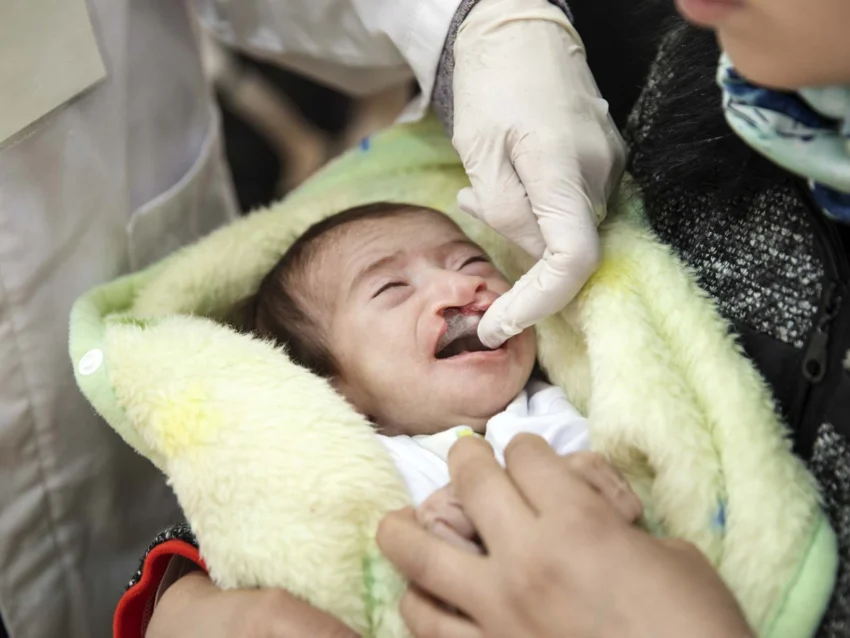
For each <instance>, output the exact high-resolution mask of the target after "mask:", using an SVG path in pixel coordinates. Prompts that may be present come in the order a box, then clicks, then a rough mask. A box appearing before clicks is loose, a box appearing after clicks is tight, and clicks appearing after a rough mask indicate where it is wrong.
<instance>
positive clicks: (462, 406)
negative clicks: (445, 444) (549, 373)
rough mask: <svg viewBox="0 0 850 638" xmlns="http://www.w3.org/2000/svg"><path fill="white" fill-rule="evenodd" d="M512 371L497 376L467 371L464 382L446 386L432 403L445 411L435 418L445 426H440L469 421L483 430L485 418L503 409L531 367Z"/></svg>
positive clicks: (475, 427)
mask: <svg viewBox="0 0 850 638" xmlns="http://www.w3.org/2000/svg"><path fill="white" fill-rule="evenodd" d="M514 372H515V374H512V375H507V376H506V377H502V378H500V379H493V378H488V377H481V378H478V379H476V378H475V376H474V375H470V377H471V378H468V379H467V380H466V383H465V384H464V385H463V386H460V387H453V388H450V389H447V390H446V393H445V395H444V396H443V397H442V400H439V401H436V402H435V405H439V406H443V407H444V408H445V411H446V413H445V415H444V416H443V415H441V418H438V419H435V421H439V422H441V424H442V425H444V426H445V427H443V428H442V429H448V428H451V427H454V426H456V425H468V426H470V427H472V428H473V429H474V430H476V431H477V432H483V431H484V429H485V426H486V424H487V421H488V420H490V419H491V418H492V417H494V416H496V415H497V414H499V413H500V412H503V411H504V410H505V408H506V407H507V406H508V404H509V403H510V402H511V401H513V400H514V399H515V398H516V397H517V395H518V394H519V393H520V392H521V391H522V389H523V388H524V387H525V385H526V383H528V378H529V376H530V374H531V371H530V370H529V371H528V373H526V372H525V371H520V370H516V371H514Z"/></svg>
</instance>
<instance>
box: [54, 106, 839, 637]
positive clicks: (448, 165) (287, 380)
mask: <svg viewBox="0 0 850 638" xmlns="http://www.w3.org/2000/svg"><path fill="white" fill-rule="evenodd" d="M465 185H466V178H465V175H464V172H463V170H462V167H461V166H460V163H459V160H458V158H457V156H456V155H455V153H454V151H453V149H452V147H451V145H450V143H449V140H448V139H447V137H446V136H445V134H444V132H443V131H442V129H441V128H440V126H439V124H438V123H437V122H436V120H432V119H429V120H426V121H424V122H421V123H418V124H414V125H407V126H402V127H396V128H394V129H391V130H390V131H387V132H385V133H383V134H381V135H379V136H376V137H375V138H373V139H371V140H368V141H367V142H366V143H364V144H363V145H361V147H360V148H359V149H356V150H353V151H351V152H350V153H348V154H347V155H345V156H343V157H341V158H339V159H338V160H336V161H335V162H333V163H332V164H331V165H329V166H328V167H326V168H325V169H324V170H323V171H322V172H321V173H320V174H319V175H317V176H316V177H315V178H313V179H312V180H310V181H309V182H308V183H307V184H306V185H305V186H303V187H302V188H301V189H299V190H298V191H297V192H295V193H293V195H292V196H290V197H289V198H287V199H286V200H285V201H283V202H281V203H280V204H278V205H275V206H273V207H272V208H270V209H268V210H265V211H260V212H257V213H254V214H252V215H250V216H248V217H247V218H245V219H243V220H241V221H239V222H237V223H235V224H233V225H231V226H229V227H227V228H224V229H222V230H220V231H218V232H217V233H214V234H213V235H211V236H209V237H208V238H206V239H205V240H203V241H201V242H200V243H198V244H196V245H194V246H191V247H188V248H186V249H183V250H182V251H180V252H178V253H176V254H175V255H173V256H172V257H170V258H169V259H167V260H165V261H164V262H162V263H160V264H158V265H156V266H154V267H152V268H151V269H149V270H148V271H145V272H143V273H140V274H139V275H136V276H134V277H130V278H125V279H122V280H118V281H116V282H113V283H111V284H108V285H106V286H103V287H101V288H98V289H95V290H94V291H92V292H90V293H89V294H87V295H86V296H84V297H83V298H81V299H80V300H79V302H78V303H77V305H76V307H75V309H74V313H73V316H72V325H71V346H70V349H71V356H72V358H73V360H74V363H75V367H76V371H77V381H78V383H79V385H80V387H81V389H82V391H83V392H84V393H85V395H86V396H87V397H88V398H89V400H90V401H91V402H92V405H93V406H94V407H95V408H96V409H97V410H98V411H99V412H100V413H101V414H102V415H103V416H104V417H105V418H106V420H107V421H108V422H109V424H110V425H111V426H112V427H113V428H114V429H115V430H116V431H117V432H118V433H119V434H120V435H121V436H123V437H124V439H125V440H126V441H127V442H128V443H129V444H130V445H132V446H133V447H134V448H135V449H136V450H138V451H139V452H140V453H141V454H143V455H144V456H146V457H147V458H149V459H150V460H151V461H152V462H153V463H155V464H156V465H157V466H158V467H159V468H160V469H161V470H162V471H163V472H164V473H165V474H166V475H167V476H168V477H169V480H170V483H171V485H172V487H173V488H174V490H175V492H176V494H177V496H178V498H179V499H180V503H181V505H182V507H183V509H184V511H185V513H186V516H187V518H188V520H189V522H190V524H191V526H192V529H193V530H194V531H195V533H196V536H197V539H198V542H199V546H200V549H201V554H202V556H203V559H204V561H205V562H206V564H207V565H208V567H209V569H210V574H211V576H212V577H213V579H214V580H215V581H216V582H217V583H219V584H220V585H221V586H223V587H252V586H278V587H285V588H287V589H288V590H290V591H291V592H293V593H295V594H296V595H299V596H302V597H304V598H305V599H306V600H308V601H310V602H311V603H312V604H314V605H316V606H317V607H319V608H321V609H325V610H327V611H329V612H331V613H333V614H335V615H336V616H338V617H339V618H341V619H342V620H343V621H345V622H346V623H347V624H348V625H350V626H351V627H352V628H353V629H354V630H356V631H357V632H359V633H361V634H362V635H363V636H376V637H384V636H387V637H390V636H392V637H396V636H403V635H405V630H404V628H403V623H402V621H401V619H400V616H399V614H398V609H397V603H398V600H399V597H400V595H401V594H402V592H403V588H404V582H403V580H402V579H401V578H400V577H399V575H398V574H397V573H395V571H394V570H393V569H392V568H391V567H390V566H389V565H388V564H387V563H386V562H385V561H384V560H383V559H382V558H381V556H380V555H379V553H378V551H377V548H376V545H375V542H374V534H375V530H376V526H377V524H378V522H379V521H380V519H381V517H382V516H383V515H384V514H385V513H386V512H388V511H390V510H393V509H395V508H398V507H400V506H403V505H404V504H406V503H407V502H408V497H407V494H406V493H405V490H404V488H403V484H402V481H401V479H400V477H399V476H398V475H397V473H396V471H395V469H394V467H393V464H392V462H391V460H390V459H389V457H388V454H387V453H386V451H385V450H384V449H383V448H382V446H381V445H380V443H379V442H378V440H377V439H376V437H375V436H374V435H373V433H372V431H371V429H370V427H369V424H368V423H367V422H366V421H365V420H364V419H363V418H362V417H361V416H360V415H358V414H356V413H354V412H353V411H352V410H351V409H350V408H349V406H348V404H347V403H346V402H345V401H343V399H342V398H341V397H339V396H338V395H337V394H336V393H335V392H334V391H333V390H332V388H331V387H330V385H329V384H328V383H327V382H325V381H323V380H321V379H318V378H316V377H314V376H312V375H311V374H309V373H308V372H307V371H305V370H303V369H300V368H298V367H297V366H295V365H294V364H292V363H291V362H290V361H289V360H288V359H287V357H286V355H285V353H284V352H282V351H280V350H277V349H275V348H274V347H272V346H271V345H270V344H268V343H264V342H262V341H259V340H256V339H252V338H251V337H249V336H246V335H241V334H238V333H236V332H235V331H233V330H231V329H230V328H229V327H227V326H226V325H223V324H221V323H219V322H218V321H217V320H220V319H221V318H222V317H223V316H224V315H225V314H226V312H227V310H228V309H229V308H230V307H231V306H232V305H233V304H234V303H236V302H238V301H239V300H241V299H242V298H244V297H245V296H247V295H248V294H250V293H252V292H253V290H254V289H255V288H256V286H257V285H258V283H259V281H260V279H261V278H262V276H263V275H264V274H265V273H266V272H267V271H268V270H269V269H270V268H271V267H272V266H273V265H274V263H275V262H276V261H277V259H278V258H279V257H280V255H281V254H282V253H283V252H284V251H285V250H286V249H287V247H288V246H289V244H290V243H291V242H292V241H293V240H294V239H295V237H297V236H298V235H299V234H300V233H302V232H304V230H306V228H308V227H309V226H310V225H311V224H313V223H315V222H316V221H318V220H319V219H321V218H323V217H325V216H327V215H331V214H333V213H335V212H337V211H339V210H342V209H344V208H347V207H349V206H353V205H357V204H361V203H365V202H370V201H378V200H389V201H404V202H409V203H415V204H421V205H426V206H431V207H434V208H437V209H439V210H443V211H445V212H446V213H447V214H448V215H450V216H451V217H452V218H453V219H455V220H456V221H457V222H458V223H459V224H460V225H461V226H462V228H464V230H465V231H466V232H467V233H468V234H469V236H470V237H471V238H472V239H474V240H476V241H478V242H480V243H481V245H482V246H483V247H484V248H485V249H486V250H487V251H488V252H489V254H490V255H491V256H492V257H493V258H494V260H495V262H496V263H497V264H498V265H499V266H500V267H501V268H502V270H503V271H504V272H505V273H506V274H507V275H508V276H509V277H511V278H516V277H519V276H520V275H521V274H522V273H523V272H524V270H525V268H527V267H528V266H529V259H528V257H527V256H526V255H524V254H522V253H520V252H519V251H518V250H516V249H514V248H512V247H511V246H510V245H508V244H507V243H506V242H505V241H504V240H503V239H501V238H500V237H498V236H497V235H496V234H495V233H493V232H492V231H490V230H489V229H486V228H485V227H483V226H482V225H480V224H479V223H478V222H476V221H474V220H472V219H470V218H467V217H465V216H463V215H462V214H461V213H460V212H459V211H458V210H457V209H456V206H455V194H456V192H457V190H458V189H459V188H461V187H462V186H465ZM611 208H612V210H611V211H610V213H609V219H608V221H606V222H605V225H604V226H603V228H602V229H601V233H602V239H603V250H604V259H603V264H602V267H601V268H600V270H599V271H598V272H597V273H596V275H594V277H593V278H592V279H591V281H590V282H589V283H588V285H587V286H586V287H585V289H584V291H583V292H582V294H581V295H580V297H579V299H578V300H577V301H576V302H575V303H573V304H572V305H571V306H569V307H568V308H566V309H565V310H564V311H562V312H561V313H559V314H558V315H556V316H554V317H551V318H549V319H547V320H546V321H544V322H542V323H541V324H540V325H539V327H538V330H537V335H538V343H539V358H540V363H541V365H542V366H543V368H544V369H545V370H546V372H547V373H548V375H549V377H550V380H551V381H552V382H553V383H555V384H557V385H559V386H561V387H562V388H563V389H564V390H565V391H566V393H567V395H568V396H569V397H570V400H571V401H572V402H573V403H574V404H575V405H576V406H577V407H578V409H579V410H580V411H582V412H583V413H585V414H586V415H587V417H588V418H589V420H590V427H591V439H592V445H593V447H594V448H595V449H597V450H599V451H601V452H602V453H603V454H605V455H607V456H608V457H609V458H610V459H612V460H613V461H614V462H615V463H616V464H617V465H618V466H619V467H620V468H621V469H622V470H623V471H624V472H625V473H626V475H627V476H628V477H629V478H630V479H631V481H632V482H633V484H634V485H635V487H636V489H637V490H638V491H639V492H640V494H641V495H642V497H643V498H644V502H645V504H646V507H647V517H646V525H647V526H648V528H649V529H651V530H652V531H653V532H654V533H657V534H660V535H668V536H674V537H679V538H684V539H687V540H689V541H692V542H694V543H695V544H696V545H697V546H698V547H699V548H700V549H701V550H702V551H703V552H704V553H705V554H706V555H707V556H708V558H709V559H710V560H711V561H712V563H713V564H714V565H715V566H716V567H717V569H718V570H719V572H720V573H721V574H722V576H723V577H724V578H725V580H726V582H727V583H728V584H729V585H730V587H731V588H732V590H733V591H734V592H735V594H736V596H737V597H738V599H739V601H740V602H741V604H742V607H743V609H744V610H745V612H746V614H747V616H748V618H749V619H750V621H751V623H752V624H753V625H754V627H755V628H756V629H757V630H758V632H759V633H760V635H766V636H777V637H779V636H799V635H808V634H811V633H812V632H813V631H814V629H815V627H816V626H817V623H818V621H819V619H820V616H821V614H822V612H823V609H824V607H825V605H826V603H827V601H828V599H829V594H830V591H831V588H832V584H833V579H834V574H835V563H836V550H835V539H834V535H833V534H832V531H831V529H830V528H829V525H828V524H827V523H826V522H825V519H824V517H823V515H822V513H821V511H820V507H819V502H818V492H817V488H816V486H815V483H814V481H813V479H812V478H811V476H810V475H809V474H808V473H807V471H806V470H805V468H804V467H803V465H802V464H801V463H800V462H799V461H798V460H797V458H796V457H795V456H794V455H793V454H792V453H791V450H790V444H789V442H788V438H787V432H786V430H785V428H784V426H783V425H782V424H781V421H780V419H779V418H778V417H777V413H776V410H775V408H774V405H773V402H772V400H771V395H770V392H769V390H768V389H767V387H766V385H765V383H764V382H763V380H762V379H761V377H760V376H759V374H758V373H757V372H756V371H755V369H754V368H753V367H752V365H751V364H750V363H749V362H748V361H747V360H746V359H745V358H744V357H743V356H741V354H740V352H739V349H738V346H737V344H736V342H735V340H734V338H733V337H732V336H731V335H730V334H729V331H728V329H727V325H726V323H725V322H724V320H723V319H721V317H720V315H719V314H718V312H717V310H716V309H715V307H714V305H713V303H712V302H711V300H710V299H709V298H708V297H707V295H705V294H704V293H703V292H702V291H701V290H700V288H699V287H698V286H697V284H696V283H695V280H694V278H693V277H692V276H691V274H690V272H689V271H688V270H687V269H686V268H685V267H684V266H683V265H682V263H681V262H680V261H679V260H678V259H677V258H676V257H675V256H674V255H673V253H672V252H671V250H670V249H669V248H667V247H666V246H664V245H663V244H661V243H660V242H659V241H658V240H657V239H656V238H655V236H654V235H653V234H652V233H651V232H650V231H649V230H648V228H647V226H646V224H645V222H644V220H643V218H642V211H641V203H640V201H639V200H638V199H637V198H635V197H633V196H632V195H631V194H630V189H629V186H628V184H625V185H624V186H623V188H622V189H621V192H620V193H619V194H618V195H617V196H615V198H614V200H613V201H612V203H611ZM95 351H99V352H100V353H101V355H102V361H101V356H100V355H98V354H97V353H96V352H95ZM93 352H94V354H92V353H93ZM568 506H569V505H568V504H565V507H568Z"/></svg>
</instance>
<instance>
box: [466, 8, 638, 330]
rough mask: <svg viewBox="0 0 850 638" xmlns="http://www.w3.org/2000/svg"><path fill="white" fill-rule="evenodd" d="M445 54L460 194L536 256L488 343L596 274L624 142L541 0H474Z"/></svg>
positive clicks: (490, 319)
mask: <svg viewBox="0 0 850 638" xmlns="http://www.w3.org/2000/svg"><path fill="white" fill-rule="evenodd" d="M454 53H455V71H454V86H453V88H454V137H453V139H452V143H453V144H454V146H455V148H456V149H457V151H458V153H459V154H460V157H461V159H462V161H463V165H464V168H465V169H466V172H467V174H468V175H469V179H470V181H471V183H472V188H465V189H463V190H462V191H461V192H460V193H459V194H458V204H459V206H460V208H461V209H462V210H464V211H465V212H467V213H469V214H471V215H473V216H474V217H477V218H478V219H480V220H481V221H483V222H485V223H486V224H488V225H489V226H491V227H492V228H494V229H495V230H496V231H498V232H499V233H501V234H502V235H504V236H505V237H507V238H508V239H510V240H512V241H513V242H514V243H516V244H517V245H519V246H520V247H521V248H523V249H524V250H525V251H526V252H528V253H529V254H531V256H533V257H535V258H536V259H538V260H539V261H538V262H537V264H535V265H534V267H532V269H531V270H530V271H529V272H528V273H527V274H526V275H525V276H524V277H522V278H521V279H520V280H519V281H518V282H517V283H516V285H515V286H514V287H513V289H511V291H510V292H508V293H507V294H505V295H503V296H502V297H500V298H499V299H498V300H497V301H496V303H494V304H493V306H492V307H491V308H490V309H489V310H488V311H487V313H486V314H485V315H484V317H483V319H482V321H481V323H480V325H479V327H478V334H479V337H480V338H481V340H482V342H483V343H484V344H486V345H487V346H489V347H496V346H498V345H501V344H502V343H503V342H504V341H505V340H506V339H508V338H510V337H511V336H513V335H515V334H518V333H519V332H521V331H522V330H524V329H525V328H527V327H529V326H531V325H533V324H535V323H536V322H537V321H539V320H540V319H543V318H544V317H547V316H548V315H550V314H552V313H554V312H557V311H558V310H560V309H561V308H563V307H564V306H565V305H567V303H569V302H570V300H572V298H573V297H575V295H576V294H577V293H578V292H579V290H580V289H581V287H582V286H583V285H584V283H585V282H586V281H587V279H588V278H589V277H590V275H591V274H593V271H594V270H595V269H596V267H597V265H598V264H599V259H600V246H599V237H598V234H597V225H598V224H599V223H600V222H601V221H602V220H603V219H604V218H605V212H606V202H607V200H608V197H609V195H610V194H611V191H612V189H613V188H614V186H615V185H616V184H617V182H618V181H619V178H620V176H621V174H622V171H623V167H624V165H625V156H626V153H625V146H624V144H623V140H622V138H621V137H620V135H619V133H618V132H617V129H616V127H615V126H614V122H613V121H612V120H611V118H610V116H609V115H608V103H607V102H605V100H603V99H602V98H601V97H600V96H599V90H598V89H597V87H596V82H595V81H594V79H593V76H592V75H591V73H590V69H589V68H588V67H587V62H586V59H585V53H584V47H583V45H582V43H581V39H580V38H579V36H578V34H577V33H576V31H575V29H573V27H572V25H571V24H570V23H569V21H568V20H567V18H566V16H565V15H564V13H563V12H562V11H561V10H560V9H558V8H557V7H555V6H553V5H551V4H549V3H548V2H547V1H546V0H481V1H480V2H479V3H478V4H477V5H476V6H475V8H473V10H472V11H471V12H470V14H469V16H467V18H466V20H465V21H464V22H463V24H462V25H461V27H460V29H459V31H458V35H457V40H456V41H455V51H454Z"/></svg>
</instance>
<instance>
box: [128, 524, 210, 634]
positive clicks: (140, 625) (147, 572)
mask: <svg viewBox="0 0 850 638" xmlns="http://www.w3.org/2000/svg"><path fill="white" fill-rule="evenodd" d="M174 556H182V557H183V558H186V559H188V560H190V561H192V562H193V563H195V564H196V565H197V566H198V567H200V568H201V569H203V570H204V571H207V567H206V565H205V564H204V561H203V560H202V559H201V556H200V554H199V553H198V550H197V549H196V548H195V547H193V546H192V545H190V544H189V543H186V542H184V541H180V540H170V541H166V542H164V543H160V544H159V545H157V546H156V547H154V548H153V549H152V550H150V552H148V555H147V556H145V562H144V565H142V577H141V579H139V582H138V583H136V584H135V585H133V586H132V587H131V588H130V589H128V590H127V591H126V592H124V595H123V596H122V597H121V600H119V601H118V607H117V608H116V609H115V616H114V617H113V619H112V635H113V638H144V636H145V630H146V629H147V628H148V621H149V620H150V615H151V612H152V611H153V601H154V598H155V596H156V591H157V589H159V584H160V582H162V577H163V576H164V575H165V570H166V568H167V567H168V563H169V562H170V561H171V559H172V557H174Z"/></svg>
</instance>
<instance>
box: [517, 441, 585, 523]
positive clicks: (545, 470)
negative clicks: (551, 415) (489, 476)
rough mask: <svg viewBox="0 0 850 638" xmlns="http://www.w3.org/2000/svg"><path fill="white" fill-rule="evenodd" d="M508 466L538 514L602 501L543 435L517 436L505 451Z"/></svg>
mask: <svg viewBox="0 0 850 638" xmlns="http://www.w3.org/2000/svg"><path fill="white" fill-rule="evenodd" d="M505 466H506V468H507V472H508V475H509V476H510V478H511V480H512V481H513V482H514V484H515V485H516V486H517V489H518V490H519V491H520V493H521V494H522V496H523V498H524V499H525V500H526V501H528V503H529V504H530V505H531V506H532V507H533V508H534V509H535V510H536V511H537V512H543V511H544V510H552V509H557V510H562V509H564V507H565V506H566V505H568V504H576V503H579V502H588V501H592V500H593V499H598V498H599V496H598V494H597V492H596V490H595V489H594V488H593V487H592V486H591V485H590V484H589V483H588V482H587V480H586V479H585V478H584V477H582V476H580V475H578V474H576V473H575V472H574V471H573V470H572V469H571V468H569V466H568V465H567V464H566V463H565V462H564V457H561V456H558V455H557V454H555V452H554V451H553V450H552V448H551V447H549V444H548V443H546V441H545V440H544V439H542V438H541V437H539V436H536V435H532V434H519V435H517V436H515V437H514V438H513V440H511V442H510V443H509V444H508V446H507V447H506V448H505Z"/></svg>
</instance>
